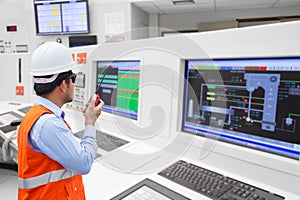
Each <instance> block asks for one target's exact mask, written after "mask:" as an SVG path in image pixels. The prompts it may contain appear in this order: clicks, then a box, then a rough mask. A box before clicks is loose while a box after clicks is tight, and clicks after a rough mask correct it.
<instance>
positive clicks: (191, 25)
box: [158, 6, 300, 31]
mask: <svg viewBox="0 0 300 200" xmlns="http://www.w3.org/2000/svg"><path fill="white" fill-rule="evenodd" d="M294 15H300V6H293V7H284V8H283V7H282V8H256V9H241V10H226V11H218V12H215V11H208V12H193V13H177V14H176V13H173V14H160V15H159V19H158V20H159V22H158V23H159V25H160V27H161V28H167V29H170V30H176V31H182V30H198V23H199V22H217V21H231V20H235V19H243V18H263V17H277V16H294Z"/></svg>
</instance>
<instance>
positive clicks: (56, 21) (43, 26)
mask: <svg viewBox="0 0 300 200" xmlns="http://www.w3.org/2000/svg"><path fill="white" fill-rule="evenodd" d="M34 10H35V21H36V32H37V35H51V34H76V33H89V15H88V0H70V1H62V0H48V1H47V0H36V1H34Z"/></svg>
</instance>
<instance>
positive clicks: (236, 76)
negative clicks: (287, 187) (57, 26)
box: [182, 57, 300, 164]
mask: <svg viewBox="0 0 300 200" xmlns="http://www.w3.org/2000/svg"><path fill="white" fill-rule="evenodd" d="M183 99H184V105H183V120H182V131H183V132H185V133H192V134H195V135H197V136H204V137H213V138H217V140H218V141H222V142H226V143H230V144H234V145H239V146H243V147H247V148H251V149H255V150H258V151H263V152H268V153H271V154H276V155H280V156H283V157H286V158H291V159H295V160H299V152H300V135H299V133H300V104H299V102H300V57H298V58H296V57H290V58H245V59H242V58H229V59H212V60H208V59H203V60H201V59H199V60H196V59H191V60H186V61H185V89H184V98H183ZM240 159H241V158H240ZM242 159H243V158H242ZM245 159H246V158H245ZM259 164H261V163H259Z"/></svg>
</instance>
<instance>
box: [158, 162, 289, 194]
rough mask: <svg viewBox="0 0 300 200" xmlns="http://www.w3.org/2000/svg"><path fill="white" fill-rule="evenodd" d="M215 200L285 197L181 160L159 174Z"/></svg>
mask: <svg viewBox="0 0 300 200" xmlns="http://www.w3.org/2000/svg"><path fill="white" fill-rule="evenodd" d="M158 174H159V175H160V176H163V177H165V178H167V179H169V180H171V181H173V182H175V183H178V184H180V185H182V186H185V187H187V188H189V189H192V190H194V191H196V192H198V193H200V194H202V195H204V196H207V197H209V198H211V199H215V200H281V199H284V197H282V196H279V195H277V194H274V193H271V192H268V191H266V190H263V189H261V188H258V187H255V186H252V185H249V184H247V183H244V182H241V181H238V180H236V179H233V178H230V177H226V176H223V175H222V174H219V173H216V172H214V171H211V170H208V169H205V168H202V167H199V166H197V165H194V164H191V163H188V162H185V161H183V160H179V161H178V162H176V163H174V164H173V165H171V166H169V167H167V168H166V169H164V170H162V171H161V172H159V173H158Z"/></svg>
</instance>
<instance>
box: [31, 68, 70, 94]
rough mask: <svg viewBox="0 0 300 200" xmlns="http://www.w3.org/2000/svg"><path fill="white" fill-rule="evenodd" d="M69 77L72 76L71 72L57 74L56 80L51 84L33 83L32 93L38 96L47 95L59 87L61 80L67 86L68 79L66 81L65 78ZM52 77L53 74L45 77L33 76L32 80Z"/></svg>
mask: <svg viewBox="0 0 300 200" xmlns="http://www.w3.org/2000/svg"><path fill="white" fill-rule="evenodd" d="M70 75H72V71H71V70H70V71H67V72H62V73H60V74H58V76H57V77H56V79H55V80H54V81H52V82H51V83H34V86H33V88H34V91H35V92H36V94H37V95H39V96H41V95H45V94H49V93H50V92H52V91H53V90H54V89H55V88H56V87H57V86H59V85H60V84H61V82H62V81H63V80H65V81H66V82H67V83H68V84H69V81H70V79H66V78H67V77H69V76H70ZM52 76H53V74H52V75H47V76H34V78H51V77H52Z"/></svg>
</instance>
